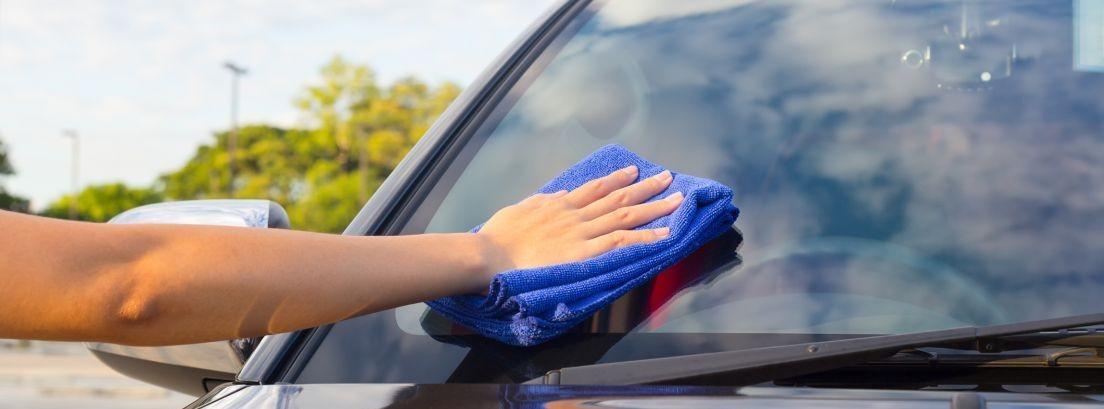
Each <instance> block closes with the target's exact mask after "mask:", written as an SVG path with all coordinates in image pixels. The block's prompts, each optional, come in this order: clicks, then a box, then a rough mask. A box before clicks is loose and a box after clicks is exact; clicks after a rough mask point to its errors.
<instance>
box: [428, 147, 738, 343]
mask: <svg viewBox="0 0 1104 409" xmlns="http://www.w3.org/2000/svg"><path fill="white" fill-rule="evenodd" d="M629 165H636V166H637V168H639V169H640V173H639V178H640V179H643V178H647V177H650V176H654V175H656V174H658V173H660V172H662V171H663V170H664V168H663V167H661V166H659V165H656V164H654V163H651V162H648V161H647V160H645V159H644V158H641V157H640V156H638V155H636V154H635V153H633V152H631V151H629V150H628V149H625V147H623V146H620V145H606V146H604V147H602V148H601V149H598V150H597V151H595V152H594V153H591V154H590V156H587V157H586V158H585V159H583V160H582V161H581V162H579V163H576V164H575V165H574V166H572V167H571V168H569V169H567V170H566V171H564V172H563V173H562V174H560V176H558V177H557V178H556V179H554V180H552V181H551V182H549V183H548V184H546V185H544V187H542V188H540V190H538V191H537V193H553V192H557V191H560V190H574V189H575V188H578V187H579V186H582V185H583V183H586V182H588V181H590V180H592V179H597V178H600V177H602V176H606V175H608V174H610V173H612V172H614V171H616V170H618V169H621V168H624V167H626V166H629ZM672 174H673V175H674V180H673V181H672V182H671V185H670V186H669V187H668V188H667V190H666V191H664V192H662V193H660V194H658V195H656V196H655V197H653V198H651V199H649V201H654V200H661V199H662V198H664V197H667V195H669V194H671V193H674V192H676V191H678V192H682V193H683V194H684V195H685V196H686V199H685V200H683V202H682V204H681V205H680V206H679V208H678V209H676V210H675V211H674V212H673V213H672V214H670V215H668V216H665V217H662V218H659V219H658V220H655V221H653V222H651V223H648V224H646V225H643V226H640V227H638V229H653V228H658V227H663V226H668V227H670V229H671V234H670V236H668V237H667V238H665V239H662V240H659V241H656V242H652V243H647V244H638V245H633V246H628V247H623V248H620V249H617V250H613V251H610V252H608V253H605V254H602V255H599V256H597V257H594V258H591V259H589V260H583V261H578V262H573V263H566V264H559V265H555V266H548V267H540V268H530V269H518V270H511V271H506V272H502V273H499V274H498V275H496V276H495V277H494V279H493V280H492V282H491V286H490V290H489V292H488V294H487V295H486V296H480V295H460V296H453V297H447V298H442V299H439V300H434V301H430V302H428V303H427V304H429V306H430V307H432V308H433V309H434V310H436V311H437V312H439V313H440V314H442V315H444V316H445V317H448V318H449V319H451V320H453V321H455V322H457V323H459V324H460V325H463V326H465V327H468V328H471V329H472V330H474V331H476V332H478V333H480V334H482V335H483V336H486V337H489V338H493V339H496V340H499V341H501V342H504V343H507V344H510V345H519V346H528V345H537V344H540V343H542V342H545V341H547V340H549V339H551V338H554V337H556V336H557V335H560V334H562V333H564V332H566V331H567V330H568V329H570V328H571V327H574V326H575V325H578V324H579V323H580V322H582V321H584V320H586V319H587V317H589V316H590V315H591V314H593V313H594V312H595V311H597V310H599V309H602V308H604V307H606V306H608V305H609V304H610V303H612V302H613V301H614V300H616V299H617V298H618V297H620V296H622V295H624V294H625V293H626V292H628V291H629V290H631V289H633V288H635V287H636V286H638V285H641V284H644V283H645V282H647V281H648V280H650V279H652V278H653V277H655V276H656V275H657V274H659V272H660V271H663V270H664V269H666V268H667V267H670V266H671V265H672V264H674V263H676V262H678V261H679V260H680V259H682V258H683V257H686V256H687V255H689V254H690V253H691V252H693V251H694V250H696V249H697V248H698V247H701V246H702V245H703V244H705V243H706V242H708V241H709V240H712V239H713V238H714V237H717V236H718V235H720V234H721V233H723V232H724V231H725V230H726V229H728V228H730V227H731V225H732V223H733V222H734V221H735V220H736V216H737V215H739V213H740V212H739V209H737V208H736V206H734V205H733V204H732V189H729V188H728V187H727V186H724V185H722V184H720V183H717V182H715V181H712V180H709V179H702V178H698V177H694V176H690V175H684V174H679V173H674V172H672ZM478 230H479V227H476V228H475V229H473V231H478Z"/></svg>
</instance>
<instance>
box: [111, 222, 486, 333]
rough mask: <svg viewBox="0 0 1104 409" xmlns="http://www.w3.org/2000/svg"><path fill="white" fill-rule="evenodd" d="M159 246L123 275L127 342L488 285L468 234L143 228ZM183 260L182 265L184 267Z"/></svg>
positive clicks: (336, 315) (315, 319) (352, 311)
mask: <svg viewBox="0 0 1104 409" xmlns="http://www.w3.org/2000/svg"><path fill="white" fill-rule="evenodd" d="M135 230H142V231H141V232H133V233H132V235H134V236H147V237H148V238H149V241H150V242H153V243H157V244H156V245H153V246H149V247H148V248H147V249H145V250H144V254H143V255H142V256H141V257H140V258H138V260H139V261H138V262H136V263H133V267H134V269H133V271H132V272H131V273H130V275H132V276H133V277H135V278H134V281H135V282H136V283H137V284H136V285H135V286H134V288H133V289H132V291H130V292H129V294H127V299H126V301H125V302H123V303H122V305H121V310H120V311H119V315H120V317H121V318H122V325H121V329H122V333H124V334H126V335H125V339H124V340H123V341H124V342H128V343H152V344H157V343H180V342H198V341H204V340H212V339H228V338H236V337H246V336H256V335H261V334H267V333H276V332H284V331H290V330H295V329H301V328H309V327H314V326H318V325H321V324H325V323H329V322H334V321H338V320H341V319H345V318H349V317H352V316H356V315H359V314H364V313H369V312H374V311H379V310H383V309H388V308H391V307H395V306H399V305H404V304H408V303H413V302H419V301H423V300H427V299H434V298H439V297H443V296H447V295H453V294H460V293H465V292H477V291H481V290H483V289H485V288H486V285H487V283H488V281H489V275H490V274H489V273H488V271H487V268H486V265H487V263H486V254H487V253H486V248H485V246H484V245H483V244H482V242H481V241H480V238H479V237H477V236H476V235H474V234H441V235H420V236H402V237H342V236H333V235H324V234H313V233H303V232H293V231H264V232H263V234H262V232H261V231H255V230H250V229H233V228H210V227H190V226H143V227H141V228H136V229H135ZM181 260H188V262H181Z"/></svg>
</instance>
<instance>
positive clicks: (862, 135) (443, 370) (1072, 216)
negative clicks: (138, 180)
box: [91, 0, 1104, 408]
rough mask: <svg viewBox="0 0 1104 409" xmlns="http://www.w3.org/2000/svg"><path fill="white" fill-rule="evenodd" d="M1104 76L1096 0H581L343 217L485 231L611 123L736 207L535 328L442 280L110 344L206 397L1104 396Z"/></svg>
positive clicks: (764, 402) (525, 402)
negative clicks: (296, 318)
mask: <svg viewBox="0 0 1104 409" xmlns="http://www.w3.org/2000/svg"><path fill="white" fill-rule="evenodd" d="M1102 98H1104V2H1102V1H1099V0H1062V1H1059V0H1006V1H980V0H977V1H975V0H839V1H828V0H772V1H753V0H663V1H643V0H594V1H586V0H578V1H565V2H563V3H562V4H559V5H557V6H555V7H554V8H552V9H551V10H550V11H549V12H548V13H546V14H545V15H544V16H543V17H542V18H541V20H540V21H538V22H537V23H536V24H535V25H533V26H532V27H530V29H529V30H528V31H527V32H526V33H525V34H524V35H522V37H521V38H520V39H519V40H517V41H516V42H515V43H514V44H513V45H512V46H511V47H510V48H509V49H508V50H507V51H506V52H505V53H504V54H502V56H501V57H500V58H499V59H498V60H496V61H495V62H494V63H493V64H492V65H491V67H490V68H489V69H488V70H487V71H486V72H485V73H484V74H483V75H482V76H481V77H479V78H478V79H477V80H476V81H475V82H474V83H473V84H472V86H471V87H470V88H468V90H467V91H465V92H464V93H463V95H461V96H460V98H459V99H458V100H457V101H456V102H455V103H453V105H452V106H451V107H450V108H449V109H448V110H447V111H446V112H445V113H444V114H443V115H442V117H441V118H440V119H439V120H438V121H437V123H436V125H435V126H434V127H433V128H432V129H431V130H430V131H429V132H428V133H427V134H426V135H425V137H423V138H422V139H421V141H420V142H419V143H418V145H417V146H416V147H415V148H414V149H413V150H412V151H411V152H410V154H409V155H408V156H407V157H406V158H405V159H404V161H403V162H402V163H401V164H400V165H399V167H398V169H396V171H395V172H394V173H393V174H392V175H391V176H390V177H389V178H388V179H387V181H386V183H385V184H384V185H383V186H382V187H381V188H380V189H379V191H378V193H376V194H375V196H373V197H372V199H371V201H370V202H369V203H368V204H367V205H366V206H365V207H364V209H363V210H362V211H361V212H360V214H359V215H358V216H357V218H356V219H355V220H353V221H352V222H351V223H350V225H349V227H348V229H347V230H346V232H345V234H348V235H391V234H414V233H422V232H456V231H466V230H468V229H470V228H471V227H472V226H475V225H478V224H479V223H481V222H482V221H484V220H485V219H486V218H487V217H488V216H489V215H490V214H491V213H492V212H493V211H494V210H495V209H498V208H500V207H502V206H505V205H508V204H510V203H512V202H515V201H517V200H519V199H521V198H524V197H525V196H526V195H528V194H530V193H531V192H532V191H534V190H535V189H536V188H537V187H539V186H540V185H541V184H543V183H544V182H545V181H546V180H548V179H551V178H552V177H554V176H555V175H557V174H558V173H559V172H560V171H561V170H562V169H563V168H565V167H567V166H569V165H570V164H572V163H574V162H575V161H577V160H578V159H579V158H581V157H583V156H585V155H586V154H588V153H589V152H591V151H593V150H595V149H596V148H598V147H601V146H603V145H606V144H609V143H619V144H622V145H624V146H626V147H628V148H630V149H632V150H634V151H636V152H638V153H640V154H641V155H642V156H645V157H647V158H649V159H651V160H653V161H655V162H658V163H661V164H664V165H665V166H667V167H669V168H671V169H673V170H675V171H678V172H684V173H688V174H693V175H698V176H703V177H708V178H711V179H714V180H717V181H720V182H721V183H724V184H726V185H728V186H731V187H732V188H733V189H734V190H735V197H736V204H737V205H738V206H739V207H740V208H741V216H740V218H739V220H738V221H737V222H736V224H735V225H734V227H733V229H732V230H731V231H730V232H728V233H726V234H724V235H722V236H721V237H719V238H718V239H716V240H714V241H713V242H711V243H709V244H707V245H706V246H705V247H703V248H701V249H700V250H698V251H697V252H696V253H694V254H693V255H691V256H690V257H688V258H686V259H684V260H681V261H679V262H678V263H677V264H676V265H675V266H673V267H672V268H670V269H668V270H667V271H665V272H663V273H662V274H661V275H659V276H658V277H657V278H656V279H654V280H652V281H651V282H649V283H648V284H647V285H644V286H642V287H639V288H637V289H636V290H634V291H632V292H631V293H629V294H627V295H625V296H624V297H622V298H621V299H619V300H618V301H616V302H615V303H614V304H613V305H612V306H610V307H608V308H606V309H604V310H602V311H600V312H599V313H597V314H595V315H594V316H593V317H591V318H590V319H589V320H588V321H587V322H585V323H584V324H583V325H580V326H578V327H577V328H575V329H573V330H572V331H570V332H569V333H568V334H566V335H564V336H562V337H560V338H557V339H555V340H553V341H551V342H548V343H545V344H542V345H539V346H535V347H526V348H521V347H511V346H507V345H503V344H500V343H498V342H496V341H492V340H488V339H485V338H482V337H480V336H478V335H476V334H474V333H473V332H472V331H470V330H468V329H466V328H464V327H461V326H459V325H456V324H454V323H452V322H450V321H448V320H447V319H445V318H443V317H441V316H439V315H437V314H435V313H434V312H433V311H431V310H429V309H428V308H427V307H426V306H425V305H423V304H416V305H409V306H405V307H400V308H396V309H393V310H389V311H383V312H379V313H375V314H371V315H367V316H362V317H358V318H354V319H350V320H347V321H343V322H339V323H336V324H333V325H328V326H323V327H319V328H314V329H310V330H304V331H298V332H295V333H287V334H279V335H273V336H268V337H265V338H264V339H263V340H262V341H260V343H259V344H256V343H255V342H254V341H256V340H238V341H234V342H232V343H229V344H226V343H219V344H217V345H206V348H208V349H207V351H209V352H210V351H214V352H212V353H211V354H208V355H206V357H207V358H209V359H208V360H207V361H202V362H201V360H200V359H199V358H196V357H197V356H199V355H197V353H196V351H198V350H200V349H199V348H201V347H202V346H184V347H174V348H176V349H175V350H171V349H165V348H158V349H141V348H125V347H118V346H112V345H103V344H97V345H92V346H91V347H92V349H93V350H94V352H96V353H97V355H98V356H100V357H101V359H103V360H104V361H105V362H107V363H108V364H110V365H112V366H114V367H116V368H117V369H119V370H120V371H122V372H124V373H127V374H130V375H132V376H135V377H138V378H140V379H145V380H147V381H150V382H154V383H157V384H161V385H165V386H167V387H172V388H174V389H177V390H183V391H188V392H191V393H194V394H196V395H201V394H205V395H204V396H203V397H202V398H200V399H199V400H198V401H196V402H195V403H194V404H193V407H210V408H239V407H254V406H261V405H265V406H276V407H327V408H338V407H385V406H386V407H434V408H454V407H471V408H476V407H478V408H484V407H486V408H497V407H549V408H553V407H564V408H566V407H591V406H594V407H619V408H629V407H632V408H645V407H647V408H667V407H703V408H704V407H709V408H713V407H824V408H827V407H832V408H836V407H849V408H850V407H947V405H955V406H954V407H983V406H986V405H988V406H991V407H1033V408H1035V407H1038V408H1042V407H1055V408H1057V407H1080V406H1083V405H1087V404H1093V403H1099V402H1101V401H1104V329H1099V328H1101V327H1100V324H1104V318H1102V317H1101V315H1099V313H1101V312H1104V301H1102V300H1104V269H1102V267H1104V166H1102V164H1104V102H1102V101H1104V100H1102ZM250 205H251V206H253V208H254V209H255V210H257V211H259V212H261V213H264V214H265V215H267V216H265V217H263V218H259V219H255V221H256V223H254V224H255V225H258V226H260V227H280V226H282V225H286V223H284V222H283V221H284V219H283V218H281V217H280V213H281V211H280V210H279V209H278V208H277V207H272V208H270V205H269V204H267V203H264V202H253V203H251V204H250ZM203 206H206V208H207V210H208V211H216V212H217V211H219V210H218V209H219V207H220V206H221V205H220V204H219V203H206V204H204V205H203ZM201 207H202V206H201ZM246 207H248V206H246ZM212 209H213V210H212ZM161 210H163V211H164V210H170V211H171V210H172V208H171V207H170V208H169V209H165V208H162V209H161ZM193 210H194V209H193ZM136 212H137V213H132V214H131V216H134V215H135V214H141V213H142V210H141V209H139V210H138V211H136ZM439 251H449V249H447V248H442V249H439ZM1093 314H1098V315H1093ZM166 351H169V352H166ZM219 351H221V352H219ZM220 353H221V354H222V355H218V354H220ZM220 356H221V357H223V358H225V361H219V359H220V358H219V357H220ZM211 357H214V358H211ZM211 359H213V360H214V361H216V362H221V363H214V364H212V363H210V362H212V361H211ZM203 362H206V363H203ZM226 362H230V363H229V364H227V363H226ZM219 365H221V366H219Z"/></svg>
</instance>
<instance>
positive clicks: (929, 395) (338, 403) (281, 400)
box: [195, 384, 1104, 409]
mask: <svg viewBox="0 0 1104 409" xmlns="http://www.w3.org/2000/svg"><path fill="white" fill-rule="evenodd" d="M971 394H973V392H961V391H890V390H855V389H808V388H805V389H797V388H775V387H744V388H726V387H696V386H628V387H595V386H576V387H570V386H544V385H487V384H434V385H412V384H389V385H383V384H375V385H372V384H311V385H265V386H240V385H235V386H231V387H228V388H224V389H222V390H219V391H215V392H214V393H212V394H211V395H209V396H208V397H207V398H205V400H201V401H200V402H197V404H200V405H203V404H205V406H195V407H204V408H212V409H214V408H243V407H249V408H251V407H274V408H287V409H292V408H327V409H343V408H368V409H371V408H471V409H475V408H550V409H568V408H599V407H600V408H624V409H647V408H651V409H666V408H702V409H704V408H825V409H827V408H864V407H871V408H946V407H949V406H951V402H952V400H954V399H955V398H956V396H959V397H960V400H963V399H961V397H963V396H967V395H971ZM979 395H980V396H981V397H983V398H984V401H985V402H986V403H987V407H989V408H1027V407H1030V408H1084V407H1089V406H1099V405H1101V404H1104V395H1069V394H1064V395H1046V394H1015V393H1006V392H994V393H980V394H979Z"/></svg>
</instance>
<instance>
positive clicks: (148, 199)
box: [41, 183, 162, 222]
mask: <svg viewBox="0 0 1104 409" xmlns="http://www.w3.org/2000/svg"><path fill="white" fill-rule="evenodd" d="M73 200H74V198H73V196H72V195H65V196H62V197H61V198H60V199H58V200H56V201H54V202H53V203H51V204H50V206H49V207H47V208H46V210H44V211H42V213H41V214H42V215H43V216H47V217H56V218H59V219H66V218H68V217H69V208H70V205H72V203H73ZM75 200H76V204H77V219H78V220H84V221H90V222H106V221H108V220H111V218H112V217H115V215H117V214H119V213H122V212H124V211H127V210H130V209H133V208H135V207H138V206H142V205H147V204H150V203H157V202H160V201H162V196H161V194H160V193H158V192H157V191H156V190H154V189H149V188H132V187H128V186H127V185H125V184H123V183H108V184H103V185H93V186H88V187H86V188H84V190H81V191H80V193H78V194H77V197H76V198H75Z"/></svg>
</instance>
